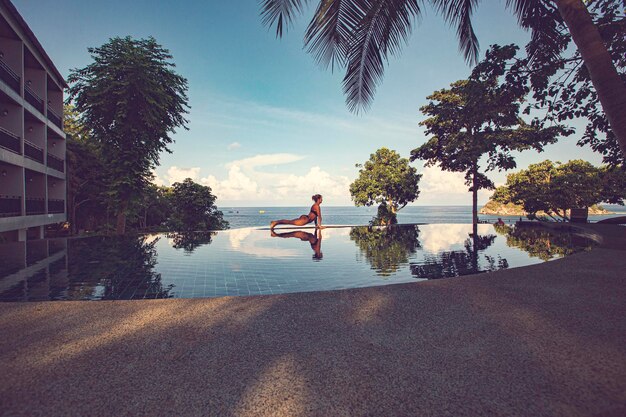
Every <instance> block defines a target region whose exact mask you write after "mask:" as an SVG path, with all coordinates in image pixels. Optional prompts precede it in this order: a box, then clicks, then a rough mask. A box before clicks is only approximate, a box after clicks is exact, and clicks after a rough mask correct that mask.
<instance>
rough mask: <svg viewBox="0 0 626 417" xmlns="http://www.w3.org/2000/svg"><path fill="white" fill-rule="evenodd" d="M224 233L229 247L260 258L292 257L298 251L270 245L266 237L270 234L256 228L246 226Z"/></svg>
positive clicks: (270, 241) (296, 254)
mask: <svg viewBox="0 0 626 417" xmlns="http://www.w3.org/2000/svg"><path fill="white" fill-rule="evenodd" d="M226 234H228V241H229V243H230V247H231V248H232V249H233V250H235V251H237V252H241V253H245V254H247V255H253V256H258V257H261V258H292V257H296V256H298V251H296V250H292V249H284V248H279V247H276V246H274V245H272V244H271V243H272V240H270V239H268V237H269V236H270V232H269V231H263V232H259V231H258V230H256V228H253V227H248V228H244V229H236V230H229V231H227V232H226Z"/></svg>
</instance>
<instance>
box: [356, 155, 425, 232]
mask: <svg viewBox="0 0 626 417" xmlns="http://www.w3.org/2000/svg"><path fill="white" fill-rule="evenodd" d="M356 166H357V167H360V168H361V169H360V170H359V177H358V178H357V179H356V180H354V182H353V183H352V184H350V194H351V195H352V200H353V201H354V204H355V205H356V206H371V205H373V204H381V205H383V206H384V207H385V212H386V213H388V214H389V216H390V218H389V219H388V221H387V222H386V224H388V223H396V221H395V217H396V213H397V212H398V210H400V209H402V208H403V207H405V206H406V205H407V204H408V203H410V202H411V201H415V200H416V199H417V197H418V196H419V193H420V192H419V186H418V183H419V180H420V178H421V177H422V175H421V174H418V173H417V170H416V169H415V168H413V167H412V166H410V165H409V161H408V159H406V158H401V157H400V154H398V153H397V152H396V151H393V150H390V149H387V148H380V149H378V150H377V151H376V152H375V153H373V154H371V155H370V159H369V160H368V161H366V162H365V164H363V165H361V164H357V165H356ZM379 214H380V211H379Z"/></svg>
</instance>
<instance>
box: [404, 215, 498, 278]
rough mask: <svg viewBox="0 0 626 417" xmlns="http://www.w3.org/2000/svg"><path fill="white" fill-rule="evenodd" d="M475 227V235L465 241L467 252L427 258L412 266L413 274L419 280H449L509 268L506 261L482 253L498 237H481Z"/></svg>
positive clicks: (449, 252) (458, 251)
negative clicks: (481, 255)
mask: <svg viewBox="0 0 626 417" xmlns="http://www.w3.org/2000/svg"><path fill="white" fill-rule="evenodd" d="M476 229H477V228H476V225H474V230H473V233H470V235H469V237H468V238H467V239H466V240H465V242H464V244H463V246H464V248H465V250H456V251H443V252H441V253H439V254H437V255H431V256H426V257H425V259H424V261H422V263H420V264H417V263H416V264H411V273H412V274H413V275H414V276H416V277H418V278H428V279H436V278H449V277H457V276H460V275H469V274H476V273H478V272H485V271H495V270H498V269H504V268H508V267H509V263H508V261H507V260H506V259H503V258H501V257H499V256H498V257H497V258H494V257H492V256H488V255H485V256H484V259H481V257H480V252H482V251H484V250H485V249H487V248H488V247H490V246H491V245H492V244H493V242H494V241H495V239H496V235H484V236H481V235H479V234H478V233H477V230H476Z"/></svg>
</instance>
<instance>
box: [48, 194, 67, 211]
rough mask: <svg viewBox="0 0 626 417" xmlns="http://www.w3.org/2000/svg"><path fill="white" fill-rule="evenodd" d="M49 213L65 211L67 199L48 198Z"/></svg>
mask: <svg viewBox="0 0 626 417" xmlns="http://www.w3.org/2000/svg"><path fill="white" fill-rule="evenodd" d="M48 213H50V214H58V213H61V214H63V213H65V200H56V199H52V198H51V199H49V200H48Z"/></svg>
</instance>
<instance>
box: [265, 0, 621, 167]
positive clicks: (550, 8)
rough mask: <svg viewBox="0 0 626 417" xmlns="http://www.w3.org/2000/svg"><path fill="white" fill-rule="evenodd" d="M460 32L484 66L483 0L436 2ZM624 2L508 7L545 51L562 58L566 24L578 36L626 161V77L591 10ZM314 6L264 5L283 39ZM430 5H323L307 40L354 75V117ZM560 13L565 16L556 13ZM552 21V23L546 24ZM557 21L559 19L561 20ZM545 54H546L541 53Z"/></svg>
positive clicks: (392, 1)
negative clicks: (475, 21)
mask: <svg viewBox="0 0 626 417" xmlns="http://www.w3.org/2000/svg"><path fill="white" fill-rule="evenodd" d="M428 2H429V3H430V4H432V5H433V6H434V7H435V8H436V10H438V11H439V13H440V14H441V15H442V16H443V17H444V19H445V20H446V21H447V22H448V23H450V24H451V25H453V26H455V27H456V32H457V36H458V38H459V47H460V49H461V51H462V52H463V54H464V56H465V58H466V60H468V61H470V62H475V61H477V60H478V51H479V47H478V39H477V37H476V34H475V33H474V29H473V26H472V14H473V12H474V10H475V8H476V6H477V5H478V3H479V0H428ZM599 2H604V3H609V4H610V3H619V2H620V0H587V1H586V2H583V0H507V2H506V4H507V7H508V8H509V9H511V10H512V12H513V13H514V14H515V15H516V16H517V19H518V22H519V24H520V26H521V27H523V28H525V29H529V30H531V31H532V38H533V39H534V40H537V41H538V44H539V45H542V47H541V48H539V49H537V51H536V52H538V51H541V50H543V51H549V52H551V53H556V54H559V53H560V52H562V51H560V50H559V49H558V48H555V45H556V44H557V43H558V42H559V40H560V36H559V34H560V32H559V25H558V23H559V22H562V23H563V25H564V27H565V28H566V30H567V31H569V33H570V34H571V36H572V39H573V41H574V43H575V44H576V47H577V49H578V50H579V51H580V54H581V57H582V60H583V62H584V64H585V66H586V68H587V70H588V72H589V78H590V79H591V81H592V83H593V85H594V88H595V90H596V91H597V94H598V97H599V100H600V102H601V103H602V107H603V109H604V111H605V113H606V115H607V119H608V121H609V123H610V125H611V128H612V129H613V132H614V133H615V136H616V137H617V139H618V142H619V145H620V148H621V151H622V154H624V155H626V84H625V83H624V81H623V80H622V79H621V78H620V75H619V74H618V72H617V70H616V68H615V65H614V62H613V60H612V59H611V55H610V54H609V52H608V51H607V48H606V45H605V43H604V42H603V39H602V36H601V34H600V31H599V30H598V27H597V25H596V24H595V23H594V20H593V18H592V16H591V15H590V13H589V10H588V9H587V7H588V6H586V5H585V3H587V4H588V5H592V4H594V3H599ZM307 3H309V1H308V0H263V1H262V5H261V15H262V21H263V23H264V24H266V25H268V26H272V25H275V26H276V34H277V36H282V34H283V31H284V30H285V29H286V28H287V27H288V26H289V25H290V24H291V23H292V21H293V20H294V18H295V17H296V16H297V15H299V14H301V13H302V11H303V10H304V6H305V5H306V4H307ZM425 3H426V0H320V1H319V4H318V7H317V9H316V11H315V14H314V16H313V18H312V20H311V22H310V23H309V27H308V30H307V32H306V35H305V46H306V48H307V49H308V51H309V52H310V53H312V54H313V55H314V57H315V59H316V60H317V61H318V62H319V63H320V64H322V65H323V66H325V67H328V65H331V66H332V67H334V66H335V65H338V66H340V67H345V68H346V74H345V76H344V79H343V88H344V92H345V94H346V101H347V104H348V107H349V108H350V109H351V110H358V109H361V108H367V107H368V106H369V105H370V104H371V102H372V100H373V97H374V92H375V90H376V86H377V84H378V83H380V81H381V80H382V76H383V73H384V68H385V62H387V60H388V58H389V56H390V55H398V53H399V52H400V50H401V48H402V46H403V45H404V44H405V43H406V41H407V40H408V38H409V35H410V33H411V29H412V26H413V25H414V23H415V21H416V20H417V18H419V17H420V16H421V15H422V10H423V6H424V4H425ZM554 11H557V12H558V13H554ZM545 16H551V17H552V24H549V25H547V26H546V25H545V24H543V23H545V21H543V20H542V19H543V18H544V17H545ZM555 19H556V20H555ZM538 53H539V52H538Z"/></svg>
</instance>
